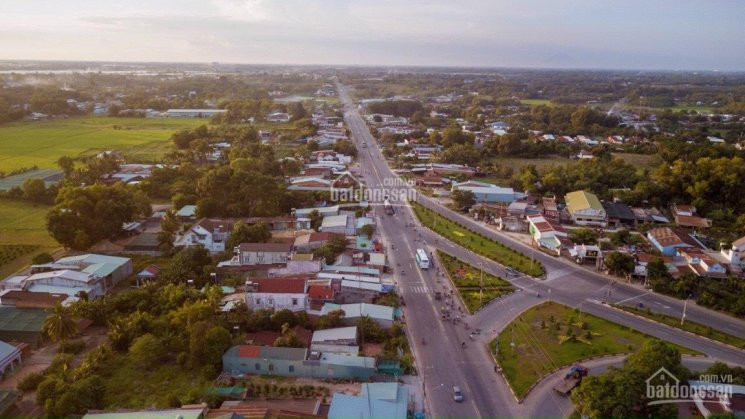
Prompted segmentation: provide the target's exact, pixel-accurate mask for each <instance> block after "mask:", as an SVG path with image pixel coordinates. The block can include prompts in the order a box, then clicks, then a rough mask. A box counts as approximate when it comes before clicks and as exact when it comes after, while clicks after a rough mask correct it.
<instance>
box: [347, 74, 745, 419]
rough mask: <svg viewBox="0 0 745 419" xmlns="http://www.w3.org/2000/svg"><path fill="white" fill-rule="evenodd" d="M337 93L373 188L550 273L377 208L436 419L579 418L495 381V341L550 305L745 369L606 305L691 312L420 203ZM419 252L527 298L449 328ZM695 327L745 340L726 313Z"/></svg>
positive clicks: (720, 351) (711, 347)
mask: <svg viewBox="0 0 745 419" xmlns="http://www.w3.org/2000/svg"><path fill="white" fill-rule="evenodd" d="M337 86H338V90H339V94H340V97H341V100H342V102H343V104H344V109H345V113H344V114H345V121H346V123H347V126H348V127H349V129H350V131H351V138H352V141H353V142H354V143H355V145H356V146H357V148H358V151H359V156H358V158H359V164H360V174H361V175H362V177H363V180H364V181H365V183H366V186H367V188H369V189H378V190H381V189H382V190H394V189H395V190H398V191H401V190H402V189H403V190H407V191H406V192H407V193H406V195H407V196H415V199H416V201H417V202H418V203H419V204H421V205H423V206H425V207H427V208H429V209H432V210H434V211H436V212H437V213H438V214H440V215H442V216H444V217H446V218H449V219H451V220H454V221H457V222H458V223H460V224H461V225H464V226H466V227H467V228H469V229H471V230H474V231H477V232H479V233H481V234H483V235H485V236H486V237H489V238H490V239H493V240H495V241H498V242H500V243H503V244H505V245H506V246H508V247H511V248H513V249H515V250H517V251H520V252H521V253H523V254H527V255H534V257H535V260H536V261H537V262H540V263H542V264H543V266H544V267H545V269H546V273H547V274H546V278H545V279H535V278H531V277H527V276H523V275H520V276H517V277H510V276H509V275H507V273H506V271H505V268H504V267H503V266H502V265H500V264H498V263H496V262H494V261H491V260H489V259H486V258H484V257H482V256H479V255H476V254H475V253H473V252H471V251H469V250H467V249H464V248H463V247H460V246H458V245H455V244H453V243H451V242H449V241H448V240H446V239H444V238H442V237H440V236H439V235H437V234H436V233H434V232H432V231H430V230H428V229H426V228H424V227H422V226H421V225H419V223H418V221H417V220H416V217H415V216H414V214H413V212H412V210H411V208H410V207H409V206H408V205H400V206H397V207H396V214H395V215H386V214H385V212H384V211H383V208H382V206H376V207H375V211H376V217H377V218H378V220H379V222H378V231H379V232H380V233H381V235H382V237H383V240H384V241H385V244H386V245H387V248H388V249H390V250H391V251H390V252H389V261H390V264H391V266H392V267H393V269H394V273H395V274H396V278H397V286H398V290H399V294H400V295H401V296H402V297H403V299H404V301H405V302H406V306H405V307H404V313H405V318H406V322H407V325H408V331H409V337H410V342H411V344H412V349H413V351H414V355H415V357H416V359H417V369H418V371H419V373H420V375H422V381H423V383H424V389H423V392H424V395H425V398H426V401H427V405H428V410H429V412H428V413H429V414H430V415H432V416H436V417H455V416H457V417H490V416H492V417H493V416H511V417H515V416H557V415H558V416H566V415H568V414H569V413H571V411H572V409H571V404H570V403H569V402H568V400H567V399H566V398H563V397H561V396H559V395H557V394H556V393H554V392H553V391H551V390H550V386H549V387H547V386H545V385H539V386H537V387H536V389H534V391H533V392H531V394H530V395H529V397H527V398H526V399H525V400H524V401H523V402H522V403H518V402H517V401H516V400H515V398H514V396H513V395H512V393H511V391H510V389H509V386H508V384H507V383H506V381H505V380H504V379H503V378H502V376H501V375H500V374H498V373H496V372H495V371H494V362H493V358H492V355H491V354H490V353H489V351H488V349H487V343H488V341H489V340H491V339H493V338H494V337H495V336H496V335H497V334H498V333H499V332H500V331H501V330H502V329H504V328H505V327H506V326H507V325H508V324H509V323H510V321H512V320H513V319H514V318H515V317H516V316H518V315H519V314H520V313H521V312H523V311H524V310H526V309H528V308H530V307H531V306H533V305H535V304H539V303H541V302H544V301H546V300H552V301H556V302H559V303H561V304H564V305H567V306H571V307H576V308H579V309H580V310H582V311H584V312H587V313H590V314H593V315H596V316H598V317H602V318H605V319H607V320H610V321H613V322H616V323H619V324H622V325H625V326H628V327H630V328H633V329H636V330H639V331H642V332H644V333H647V334H649V335H652V336H655V337H658V338H660V339H664V340H668V341H671V342H674V343H676V344H679V345H682V346H686V347H689V348H691V349H694V350H697V351H700V352H702V353H705V354H706V355H708V356H709V357H710V358H712V359H718V360H722V361H725V362H728V363H733V364H741V365H745V352H743V351H741V350H738V349H736V348H733V347H730V346H728V345H724V344H721V343H718V342H714V341H711V340H708V339H705V338H702V337H699V336H695V335H692V334H688V333H684V332H681V331H680V330H677V329H675V328H672V327H669V326H665V325H661V324H658V323H655V322H651V321H649V320H646V319H643V318H640V317H638V316H633V315H630V314H629V313H626V312H623V311H620V310H618V309H614V308H612V307H609V306H608V305H606V304H604V303H603V302H604V301H605V300H609V301H610V302H621V301H623V302H630V301H633V302H634V303H641V304H643V305H644V306H646V307H653V308H654V309H655V310H657V311H661V312H663V313H665V314H668V315H671V316H680V315H681V314H682V312H683V310H684V308H683V302H681V301H679V300H675V299H673V298H669V297H666V296H661V295H658V294H654V293H650V292H647V291H645V290H642V289H639V288H637V287H635V286H631V285H628V284H624V283H620V282H616V281H613V280H612V279H609V278H608V277H606V276H604V275H601V274H599V273H596V272H593V271H591V270H588V269H585V268H582V267H579V266H577V265H574V264H572V263H571V262H568V261H564V260H562V259H558V258H554V257H552V256H549V255H546V254H544V253H541V252H536V251H534V249H532V248H530V247H529V246H527V245H525V244H524V243H521V242H519V241H517V240H514V239H512V238H510V237H508V236H506V235H503V234H499V233H498V232H496V231H494V230H492V229H491V228H489V227H488V226H485V225H483V224H481V223H479V222H477V221H475V220H472V219H470V218H468V217H465V216H463V215H462V214H459V213H456V212H454V211H452V210H450V209H448V208H446V207H444V206H442V205H441V204H439V203H437V202H436V201H434V200H431V199H429V198H427V197H425V196H423V195H421V194H415V193H414V194H412V193H411V192H412V190H413V187H411V186H409V185H408V184H407V183H406V182H403V181H402V180H401V179H400V178H399V177H398V176H396V175H395V174H394V173H393V172H392V171H391V169H390V168H389V167H388V164H387V162H386V161H385V159H384V157H383V156H382V153H381V152H380V150H379V148H378V147H377V145H376V142H375V140H374V138H373V136H372V134H371V133H370V131H369V128H368V127H367V124H366V123H365V121H364V120H363V118H362V116H361V115H360V113H359V111H358V110H357V109H356V107H355V105H354V103H353V101H352V100H351V98H350V96H349V92H348V88H347V87H345V86H343V85H341V84H339V85H337ZM363 144H364V145H363ZM392 186H393V188H392ZM382 195H386V194H385V193H384V194H382ZM417 248H422V249H426V250H427V251H428V252H432V253H433V252H434V250H435V249H440V250H443V251H445V252H447V253H449V254H451V255H453V256H455V257H457V258H458V259H460V260H462V261H464V262H466V263H469V264H471V265H473V266H483V269H484V271H485V272H489V273H492V274H495V275H499V276H501V277H503V278H508V280H509V281H510V282H511V283H512V284H513V285H514V286H515V288H516V289H517V290H518V291H516V292H515V293H512V294H510V295H508V296H505V297H503V298H501V299H499V300H497V301H494V302H492V303H490V304H489V305H487V306H486V307H484V308H483V309H482V310H480V311H479V312H477V313H476V314H475V315H473V316H466V315H463V319H464V320H463V321H462V322H460V323H459V324H454V323H453V322H452V321H443V320H442V318H441V312H440V307H441V306H442V301H436V300H435V299H434V292H435V291H441V292H443V293H444V294H445V295H449V294H450V292H451V286H450V284H449V281H447V279H446V278H444V276H443V274H442V273H441V272H439V270H440V268H439V267H433V269H429V270H422V269H419V268H418V267H417V265H416V262H415V261H414V254H415V251H416V249H417ZM686 318H687V319H689V320H691V321H695V322H698V323H702V324H711V325H712V327H715V328H717V329H720V330H722V331H725V332H727V333H730V334H733V335H737V336H740V337H745V322H742V321H740V320H737V319H734V318H731V317H729V316H726V315H724V314H722V313H717V312H714V311H712V310H708V309H705V308H702V307H698V306H695V305H691V304H689V305H688V308H687V311H686ZM466 324H468V325H469V326H470V327H471V328H480V329H481V330H483V331H484V333H483V334H482V335H481V336H479V337H477V339H476V340H475V341H471V340H470V339H469V333H470V332H469V330H467V329H466ZM714 325H716V326H714ZM464 342H465V347H463V344H464ZM547 361H548V362H550V360H547ZM707 362H709V361H707ZM453 386H460V387H461V388H462V389H463V391H464V395H465V402H464V403H455V402H453V400H452V387H453Z"/></svg>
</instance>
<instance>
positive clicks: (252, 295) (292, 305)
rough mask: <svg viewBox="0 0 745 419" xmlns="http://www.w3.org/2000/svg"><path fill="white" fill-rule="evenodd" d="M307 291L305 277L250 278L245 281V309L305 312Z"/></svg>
mask: <svg viewBox="0 0 745 419" xmlns="http://www.w3.org/2000/svg"><path fill="white" fill-rule="evenodd" d="M307 290H308V285H307V277H306V276H291V277H281V278H280V277H277V278H251V279H249V280H247V281H246V307H248V308H250V309H251V310H257V309H260V308H268V309H274V310H275V311H279V310H283V309H288V310H291V311H305V310H307V309H308V291H307Z"/></svg>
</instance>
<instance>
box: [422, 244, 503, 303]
mask: <svg viewBox="0 0 745 419" xmlns="http://www.w3.org/2000/svg"><path fill="white" fill-rule="evenodd" d="M437 257H438V258H439V259H440V262H442V265H443V266H444V267H445V271H446V272H447V274H448V276H449V277H450V281H451V282H452V283H453V286H454V287H455V289H456V290H458V293H459V294H460V297H461V298H462V299H463V302H464V303H465V305H466V309H468V312H469V313H471V314H473V313H475V312H476V311H477V310H478V309H480V308H481V307H483V306H485V305H487V304H489V302H490V301H492V300H493V299H495V298H499V297H501V296H503V295H505V294H509V293H511V292H513V291H514V290H515V288H514V287H513V286H512V285H510V283H509V282H507V281H505V280H504V279H502V278H500V277H497V276H494V275H491V274H488V273H486V272H484V273H483V277H482V276H481V271H480V270H479V269H478V268H476V267H474V266H471V265H469V264H467V263H464V262H461V261H460V260H458V259H457V258H456V257H454V256H451V255H449V254H447V253H445V252H443V251H440V250H438V251H437ZM482 285H483V287H482Z"/></svg>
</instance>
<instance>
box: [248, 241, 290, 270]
mask: <svg viewBox="0 0 745 419" xmlns="http://www.w3.org/2000/svg"><path fill="white" fill-rule="evenodd" d="M235 252H236V254H237V256H238V264H239V265H242V266H248V265H272V264H285V263H287V261H288V260H289V258H290V254H291V253H292V243H241V244H240V245H238V247H237V248H236V249H235Z"/></svg>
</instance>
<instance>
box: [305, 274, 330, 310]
mask: <svg viewBox="0 0 745 419" xmlns="http://www.w3.org/2000/svg"><path fill="white" fill-rule="evenodd" d="M332 283H333V281H332V280H326V281H313V282H310V283H309V284H308V304H309V306H310V309H311V310H321V308H323V305H324V304H326V303H333V302H334V297H335V296H336V290H335V289H334V286H333V285H332Z"/></svg>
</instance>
